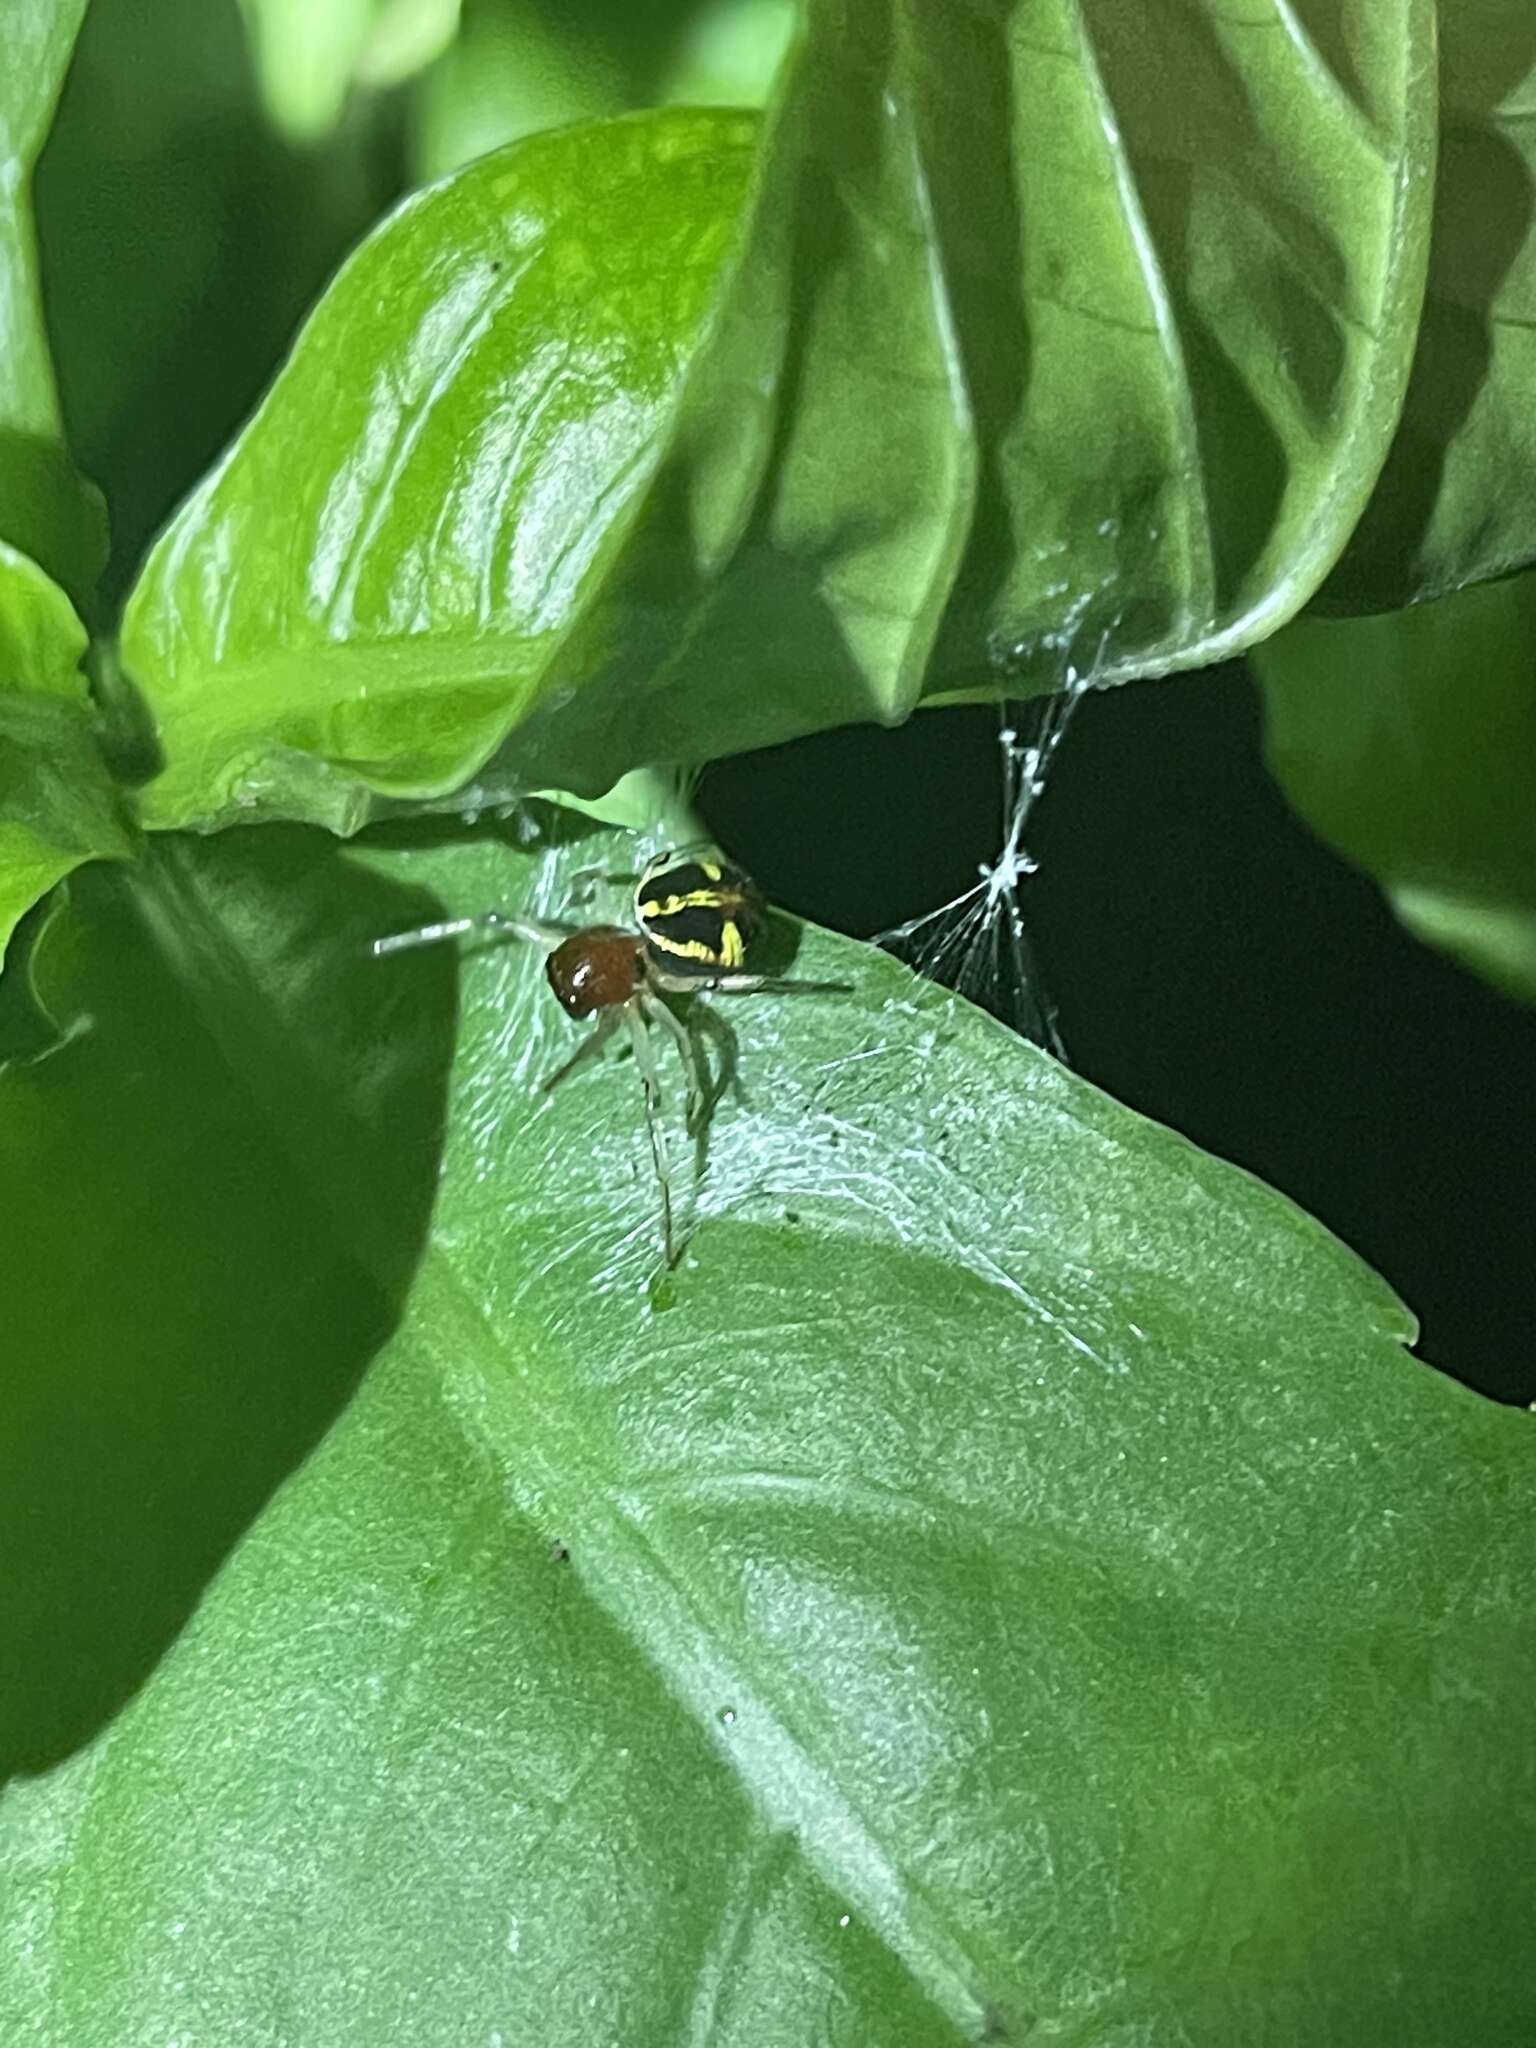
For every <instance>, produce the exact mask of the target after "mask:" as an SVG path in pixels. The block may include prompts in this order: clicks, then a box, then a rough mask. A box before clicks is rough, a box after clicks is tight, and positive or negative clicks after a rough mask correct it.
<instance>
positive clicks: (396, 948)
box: [369, 910, 571, 959]
mask: <svg viewBox="0 0 1536 2048" xmlns="http://www.w3.org/2000/svg"><path fill="white" fill-rule="evenodd" d="M466 932H505V933H506V935H507V937H508V938H509V939H522V940H524V941H525V942H526V943H527V944H528V945H531V946H543V947H545V948H547V949H552V948H553V947H555V946H558V945H559V944H560V942H561V941H562V940H563V939H568V938H569V937H570V936H571V926H569V925H566V924H550V923H549V922H548V921H547V920H546V919H544V918H541V917H524V916H522V915H521V914H520V913H517V912H511V913H509V912H507V911H505V910H482V911H479V912H478V913H477V914H476V915H475V916H474V917H450V918H447V919H445V920H444V922H443V923H442V924H419V925H417V926H416V927H415V928H414V930H412V931H408V932H390V933H389V934H388V935H387V936H386V937H384V938H382V939H375V940H374V941H373V944H372V945H371V946H370V947H369V951H370V952H371V953H372V954H373V955H374V957H375V959H377V958H379V957H380V956H381V955H383V954H385V953H405V952H409V951H410V949H411V948H412V947H414V946H436V945H439V944H441V942H442V941H443V940H444V939H459V938H463V936H464V935H465V933H466Z"/></svg>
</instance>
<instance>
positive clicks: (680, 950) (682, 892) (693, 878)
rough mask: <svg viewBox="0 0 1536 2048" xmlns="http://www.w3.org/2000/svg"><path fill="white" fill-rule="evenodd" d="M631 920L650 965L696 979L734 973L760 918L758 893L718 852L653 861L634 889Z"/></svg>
mask: <svg viewBox="0 0 1536 2048" xmlns="http://www.w3.org/2000/svg"><path fill="white" fill-rule="evenodd" d="M635 921H636V923H637V924H638V925H639V927H640V930H641V932H642V934H643V935H644V939H645V950H646V952H647V954H648V955H649V957H650V959H651V960H652V962H653V963H654V964H655V966H657V967H659V968H660V969H662V971H663V972H664V973H666V974H669V975H689V976H693V977H696V978H697V979H698V980H700V981H710V980H713V979H714V978H715V977H716V976H717V975H721V974H734V973H736V972H738V971H739V970H740V968H741V967H742V966H743V965H744V963H745V961H746V957H747V948H748V946H750V944H751V943H752V939H753V935H754V934H755V933H756V932H757V931H758V930H759V929H760V928H761V925H762V921H763V904H762V898H761V897H760V896H759V895H758V893H757V891H756V889H755V888H754V887H753V885H752V883H751V882H750V881H749V880H748V878H747V877H746V876H745V875H744V874H743V873H742V871H741V869H740V868H736V867H732V866H731V865H730V863H729V862H728V861H724V860H721V859H719V858H718V857H717V856H700V857H698V858H690V859H687V860H672V859H664V860H660V861H655V862H653V863H652V864H651V866H650V867H649V868H647V869H646V871H645V873H644V874H643V875H642V876H641V878H640V886H639V888H638V889H637V890H636V891H635Z"/></svg>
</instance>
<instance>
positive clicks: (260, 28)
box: [240, 0, 459, 143]
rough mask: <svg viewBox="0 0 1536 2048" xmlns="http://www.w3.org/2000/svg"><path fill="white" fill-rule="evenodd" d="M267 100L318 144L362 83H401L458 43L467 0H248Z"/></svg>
mask: <svg viewBox="0 0 1536 2048" xmlns="http://www.w3.org/2000/svg"><path fill="white" fill-rule="evenodd" d="M240 11H241V13H242V14H243V15H244V16H245V21H246V27H247V30H248V32H249V34H250V38H251V45H252V50H253V53H254V56H255V60H256V71H257V76H258V78H259V79H260V82H261V94H262V99H263V101H264V102H265V104H266V108H267V112H268V113H269V114H270V116H271V118H272V120H273V122H274V123H275V124H276V126H277V127H278V128H279V129H281V130H282V132H283V133H284V134H285V135H288V136H290V137H292V139H293V140H294V141H296V142H309V143H313V142H318V141H319V140H320V139H321V138H322V137H323V136H324V135H326V134H327V132H328V131H329V130H330V129H331V128H333V127H334V126H335V124H336V122H337V120H338V119H339V118H340V115H341V111H342V108H343V106H344V104H345V102H346V98H347V95H348V93H349V92H350V91H351V90H352V87H353V86H354V84H362V85H372V86H386V85H398V84H399V83H401V82H402V81H403V80H404V79H407V78H413V77H414V76H415V74H416V73H417V72H418V71H420V70H422V69H423V68H424V67H425V66H426V65H428V64H430V63H431V62H432V60H433V58H434V57H436V56H438V55H439V54H440V53H441V52H442V51H443V50H445V49H446V48H447V47H448V45H449V44H450V43H451V42H452V41H453V38H454V34H455V31H456V30H457V28H458V25H459V0H240Z"/></svg>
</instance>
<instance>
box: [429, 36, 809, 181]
mask: <svg viewBox="0 0 1536 2048" xmlns="http://www.w3.org/2000/svg"><path fill="white" fill-rule="evenodd" d="M795 4H796V0H562V4H561V5H560V6H559V7H558V8H547V7H544V6H542V5H540V4H539V0H481V4H479V5H476V6H472V7H470V8H469V9H468V10H467V11H466V13H465V16H464V23H463V26H462V28H461V29H460V31H459V34H458V37H457V39H456V40H455V42H454V44H453V47H452V48H451V49H449V50H447V51H445V52H444V54H443V56H442V58H441V59H440V61H439V62H438V63H437V64H436V65H434V66H433V68H432V70H431V71H430V72H429V73H428V75H427V76H426V77H425V78H424V79H423V80H422V82H421V87H420V90H419V92H418V93H417V94H416V96H415V99H414V102H413V108H412V113H413V135H412V140H413V145H414V163H415V168H416V173H417V176H418V177H420V178H423V179H425V178H436V177H442V176H443V175H444V174H445V173H446V172H448V171H453V170H457V169H458V168H459V166H460V165H461V164H466V163H468V162H470V160H471V159H472V158H474V157H477V156H483V155H484V154H485V152H486V151H487V150H490V149H500V148H502V147H503V146H504V145H505V144H507V143H509V142H517V141H519V140H521V138H522V137H523V136H525V135H535V134H537V133H538V132H539V131H540V130H541V129H544V128H555V127H559V126H561V125H562V124H563V123H565V122H568V121H581V120H591V119H595V118H597V117H600V116H602V115H606V114H623V113H629V112H632V111H633V110H635V109H637V108H640V107H651V106H670V105H674V104H684V105H688V106H707V107H760V106H761V105H762V104H763V101H764V100H765V99H766V97H767V94H768V89H769V87H770V86H771V84H772V82H773V76H774V73H775V72H776V71H777V69H778V66H779V62H780V59H781V58H782V57H783V55H784V50H785V47H786V45H787V44H788V42H789V39H790V36H791V34H792V32H793V29H794V22H795Z"/></svg>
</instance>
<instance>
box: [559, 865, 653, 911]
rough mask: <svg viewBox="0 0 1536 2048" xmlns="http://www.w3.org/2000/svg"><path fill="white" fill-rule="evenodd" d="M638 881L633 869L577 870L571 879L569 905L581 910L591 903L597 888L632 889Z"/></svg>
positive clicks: (636, 873)
mask: <svg viewBox="0 0 1536 2048" xmlns="http://www.w3.org/2000/svg"><path fill="white" fill-rule="evenodd" d="M639 879H640V876H639V873H638V872H637V870H636V869H634V868H624V869H613V868H578V869H577V870H576V872H575V874H574V875H572V877H571V897H570V900H571V903H572V905H573V907H574V908H576V909H578V910H583V909H585V908H587V906H588V905H589V904H590V903H591V901H592V898H593V897H594V896H595V895H596V894H597V892H598V890H599V888H610V889H617V888H621V887H625V886H628V887H629V888H633V887H634V885H635V883H636V882H638V881H639Z"/></svg>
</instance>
